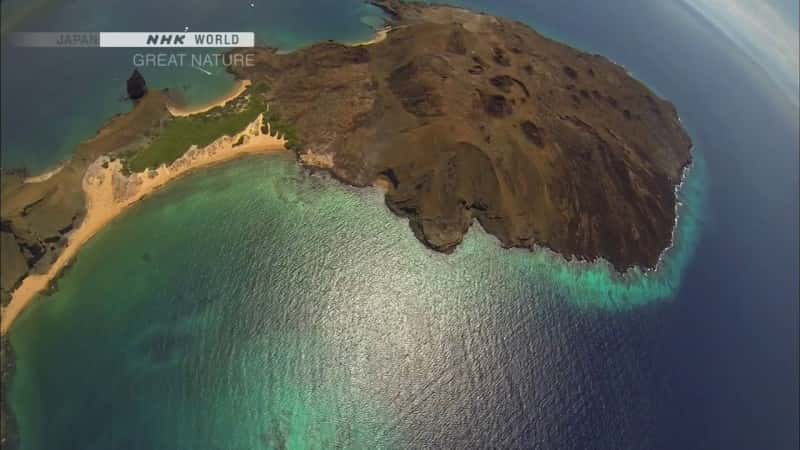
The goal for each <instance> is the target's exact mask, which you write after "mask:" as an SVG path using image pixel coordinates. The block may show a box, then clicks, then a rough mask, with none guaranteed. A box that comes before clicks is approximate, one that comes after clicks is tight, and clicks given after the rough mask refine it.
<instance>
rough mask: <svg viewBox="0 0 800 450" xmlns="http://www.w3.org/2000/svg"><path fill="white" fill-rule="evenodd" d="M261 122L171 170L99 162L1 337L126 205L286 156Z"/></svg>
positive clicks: (192, 153) (16, 295)
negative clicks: (76, 211) (208, 174)
mask: <svg viewBox="0 0 800 450" xmlns="http://www.w3.org/2000/svg"><path fill="white" fill-rule="evenodd" d="M262 120H263V114H259V115H258V117H257V118H256V119H255V120H254V121H253V122H251V123H250V124H249V125H248V126H247V127H246V128H245V129H244V130H243V131H241V132H239V133H237V134H235V135H234V136H222V137H220V138H218V139H217V140H215V141H214V142H212V143H211V144H209V145H207V146H205V147H202V148H197V147H196V146H192V147H191V148H189V150H187V151H186V153H184V155H183V156H181V157H180V158H178V159H177V160H175V161H174V162H172V163H171V164H170V165H169V166H167V165H165V164H162V165H161V166H160V167H158V168H157V169H152V170H145V171H144V172H141V173H134V174H131V175H129V176H126V175H124V174H123V172H122V163H121V162H120V160H113V161H112V160H111V159H110V158H109V157H107V156H101V157H100V158H98V159H97V160H96V161H95V162H94V163H92V165H90V166H89V168H88V169H87V170H86V173H85V174H84V176H83V180H82V183H81V184H82V188H83V192H84V195H85V197H86V216H85V217H84V219H83V221H82V222H81V224H80V225H79V226H78V228H77V229H76V230H75V231H73V232H72V234H71V235H70V236H69V242H68V243H67V245H66V246H65V247H64V250H63V251H62V252H61V254H60V255H59V256H58V258H57V259H56V261H55V262H54V263H53V265H52V266H50V268H49V269H48V271H47V272H46V273H43V274H32V275H29V276H27V277H26V278H25V279H24V280H23V281H22V284H20V285H19V286H18V287H17V288H16V289H15V290H14V292H12V293H11V301H10V302H9V304H8V306H6V307H3V308H2V322H1V323H0V334H6V333H7V332H8V330H9V329H10V327H11V325H12V324H13V323H14V320H15V319H16V318H17V317H18V316H19V314H20V313H21V312H22V311H23V310H24V309H25V307H27V306H28V305H29V304H30V303H31V301H32V300H33V299H34V298H36V296H37V294H39V293H40V292H42V291H44V290H46V289H47V288H48V286H49V285H50V283H51V282H53V281H54V280H55V279H57V278H58V276H59V275H60V274H61V272H62V271H63V270H64V268H65V267H67V266H68V265H69V263H70V262H72V260H73V259H74V258H75V255H76V254H77V253H78V252H79V251H80V249H81V248H82V247H83V246H84V245H85V244H86V243H87V242H88V241H89V240H90V239H91V238H92V237H93V236H94V235H95V234H97V233H98V232H99V231H100V230H102V229H103V228H105V226H106V225H108V224H109V223H110V222H111V221H113V220H114V219H115V218H116V217H118V216H119V215H120V214H122V212H124V211H125V210H127V209H128V208H129V207H130V206H132V205H134V204H136V203H138V202H139V201H140V200H142V199H143V198H145V197H146V196H148V195H149V194H152V193H153V192H156V191H158V190H159V189H161V188H162V187H164V186H166V185H167V184H169V183H170V182H171V181H173V180H175V179H177V178H179V177H181V176H183V175H186V174H188V173H190V172H192V171H194V170H196V169H199V168H203V167H208V166H212V165H215V164H219V163H222V162H226V161H230V160H233V159H236V158H239V157H241V156H244V155H251V154H266V153H275V152H283V151H286V149H285V144H286V141H285V140H284V139H282V138H280V137H275V136H271V135H270V134H268V133H263V132H262V129H261V127H262ZM240 141H241V142H240Z"/></svg>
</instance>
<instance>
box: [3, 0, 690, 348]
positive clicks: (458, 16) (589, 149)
mask: <svg viewBox="0 0 800 450" xmlns="http://www.w3.org/2000/svg"><path fill="white" fill-rule="evenodd" d="M370 3H373V4H374V5H376V6H378V7H379V8H381V9H382V10H383V11H384V12H385V14H386V16H387V22H388V24H387V28H386V29H384V30H382V31H381V32H380V33H379V34H378V37H377V38H376V39H373V40H372V41H371V42H369V43H368V45H367V43H365V44H357V45H356V44H349V45H348V44H342V43H336V42H332V41H328V42H321V43H318V44H315V45H312V46H310V47H307V48H303V49H300V50H297V51H294V52H291V53H281V52H278V51H277V50H276V49H272V48H255V49H252V48H250V49H236V50H234V51H233V52H231V54H232V55H235V54H236V53H239V52H242V53H245V52H246V53H251V54H253V55H254V57H252V58H248V60H249V61H254V62H255V64H253V65H250V66H234V67H231V68H230V70H231V72H233V74H234V75H235V76H236V77H237V79H238V82H237V87H236V92H235V94H234V95H233V96H232V98H229V99H226V101H224V102H220V104H219V105H211V106H209V107H206V108H202V109H200V110H197V111H195V112H185V111H184V112H181V111H182V110H180V108H177V107H175V105H174V104H171V101H170V98H169V95H168V93H165V92H164V91H159V90H153V89H149V90H146V92H145V90H141V91H142V92H141V95H142V96H141V98H139V99H137V100H136V101H135V102H136V103H135V106H134V108H133V109H132V110H131V111H130V112H129V113H126V114H123V115H120V116H118V117H115V118H113V119H112V120H111V121H110V122H109V123H108V124H106V125H105V126H104V127H103V128H102V129H101V130H100V131H99V132H98V134H97V136H95V137H93V138H91V139H89V140H88V141H86V142H84V143H82V144H81V145H80V146H79V147H78V149H77V150H76V152H75V154H74V156H73V157H72V158H71V159H70V160H69V161H67V162H66V163H64V164H63V165H62V166H61V167H59V168H58V169H57V170H54V171H52V172H50V173H48V174H45V175H41V176H38V177H27V178H26V177H25V176H24V174H22V173H17V172H13V171H4V172H3V174H2V175H3V176H2V191H0V193H1V194H2V208H1V209H0V213H1V214H0V216H1V219H2V221H1V222H0V225H1V226H0V233H1V237H2V263H3V276H2V285H1V286H0V288H1V290H0V294H1V295H2V299H3V304H4V305H7V306H5V307H4V308H3V321H2V322H3V323H2V331H3V333H5V332H6V331H7V330H8V327H9V326H10V325H11V322H12V321H13V320H14V318H15V317H16V316H17V314H18V313H19V312H20V311H21V310H22V309H23V308H24V306H25V305H26V304H27V303H28V302H29V301H30V300H31V299H32V298H33V297H34V296H35V294H37V293H38V292H40V291H41V290H43V289H45V288H46V287H47V285H48V284H49V283H51V282H52V281H53V280H54V279H55V278H56V277H57V276H58V274H59V272H60V271H61V270H62V269H63V267H66V266H67V265H68V264H69V262H70V261H71V259H72V258H73V257H74V255H75V254H76V252H77V250H78V249H79V248H80V246H81V245H82V244H83V243H85V242H86V241H87V240H88V239H89V238H90V237H91V236H92V235H93V234H94V233H95V232H96V231H97V229H99V228H100V227H102V226H104V225H105V224H106V223H108V222H109V221H110V220H112V219H113V218H114V217H115V216H116V215H117V214H118V213H119V212H120V211H122V210H123V209H124V208H126V207H127V206H128V205H130V204H133V203H134V202H136V201H138V200H139V199H141V198H142V197H144V196H145V195H147V194H148V193H149V192H151V191H153V190H155V189H157V188H159V187H160V186H163V185H164V184H166V183H167V182H169V181H170V180H172V179H174V178H176V177H178V176H180V175H182V174H184V173H186V172H188V171H190V170H194V169H196V168H199V167H202V166H207V165H210V164H212V163H218V162H221V161H225V160H229V159H232V158H234V157H238V156H240V155H243V154H250V153H264V152H273V151H287V150H288V151H291V152H294V154H295V155H296V157H297V159H298V161H299V162H300V163H301V164H302V165H304V166H305V167H307V168H310V169H312V170H313V171H319V170H323V171H326V172H328V173H330V174H331V175H332V176H333V177H335V178H336V179H338V180H340V181H342V182H344V183H347V184H350V185H354V186H369V185H380V186H381V187H383V188H384V189H385V199H386V204H387V206H388V207H389V208H390V209H391V210H392V211H393V212H394V213H396V214H398V215H400V216H403V217H407V218H408V220H409V223H410V226H411V229H412V230H413V233H414V234H415V235H416V236H417V238H418V239H419V240H420V241H421V242H423V243H424V244H425V245H427V246H428V247H430V248H432V249H434V250H436V251H440V252H452V251H453V250H454V249H456V248H457V246H458V245H459V243H460V242H461V241H462V239H463V238H464V236H465V234H466V233H467V232H468V230H469V228H470V226H471V225H472V224H473V222H474V221H475V220H477V222H478V223H480V225H481V226H482V227H483V229H484V230H486V231H487V232H488V233H490V234H492V235H494V236H495V237H497V239H498V240H499V241H500V243H501V244H502V245H503V246H505V247H522V248H531V249H532V248H535V247H545V248H549V249H551V250H552V251H554V252H557V253H559V254H561V255H562V256H564V257H565V258H567V259H573V258H574V259H580V260H588V261H592V260H596V259H599V258H602V259H604V260H606V261H608V262H609V263H610V264H611V265H612V266H613V267H614V268H616V269H617V270H618V271H620V272H622V271H625V270H627V269H628V268H631V267H634V266H637V267H640V268H642V269H649V268H654V267H656V266H657V264H658V262H659V260H660V256H661V254H662V253H663V251H664V250H665V249H666V248H668V247H669V246H670V245H671V241H672V233H673V229H674V226H675V223H676V214H677V212H676V206H677V199H676V189H677V187H678V186H679V184H680V182H681V180H682V176H683V172H684V169H685V168H686V167H687V166H688V165H689V164H690V161H691V147H692V144H691V140H690V139H689V136H688V135H687V133H686V132H685V131H684V129H683V128H682V126H681V123H680V120H679V118H678V115H677V112H676V110H675V108H674V106H673V105H672V104H671V103H669V102H668V101H666V100H664V99H661V98H659V97H658V96H657V95H655V94H654V93H653V92H651V91H650V90H649V89H648V88H647V87H646V86H645V85H643V84H642V83H640V82H639V81H637V80H635V79H633V78H632V77H631V76H630V75H629V74H628V73H627V72H626V71H625V69H624V68H622V67H620V66H619V65H616V64H614V63H613V62H611V61H610V60H608V59H607V58H604V57H602V56H598V55H591V54H587V53H583V52H581V51H578V50H575V49H573V48H570V47H568V46H566V45H564V44H562V43H559V42H556V41H553V40H551V39H548V38H546V37H544V36H542V35H541V34H539V33H537V32H536V31H534V30H533V29H531V28H529V27H528V26H527V25H524V24H522V23H519V22H515V21H511V20H506V19H502V18H498V17H493V16H490V15H486V14H482V13H478V12H473V11H469V10H465V9H461V8H455V7H449V6H440V5H428V4H421V3H405V2H402V1H399V0H375V1H372V2H370ZM135 78H136V79H135V81H136V83H134V84H136V85H137V86H138V85H140V84H141V85H142V86H144V81H143V80H139V76H137V77H135ZM137 93H138V91H137ZM137 95H138V94H137ZM243 182H244V180H243Z"/></svg>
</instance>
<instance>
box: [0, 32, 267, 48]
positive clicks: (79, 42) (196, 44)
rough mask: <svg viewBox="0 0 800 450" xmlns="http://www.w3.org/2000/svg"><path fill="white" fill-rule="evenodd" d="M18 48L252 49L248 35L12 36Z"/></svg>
mask: <svg viewBox="0 0 800 450" xmlns="http://www.w3.org/2000/svg"><path fill="white" fill-rule="evenodd" d="M14 43H15V44H16V45H18V46H20V47H128V48H226V47H253V46H255V33H252V32H225V33H220V32H197V31H195V32H188V31H187V32H178V33H175V32H145V33H127V32H99V33H15V34H14Z"/></svg>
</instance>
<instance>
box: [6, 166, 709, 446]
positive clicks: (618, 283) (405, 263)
mask: <svg viewBox="0 0 800 450" xmlns="http://www.w3.org/2000/svg"><path fill="white" fill-rule="evenodd" d="M693 179H695V178H690V180H693ZM687 186H689V187H691V186H694V184H693V183H689V184H688V185H687ZM687 192H688V191H687ZM693 192H694V191H693ZM682 217H684V218H685V219H684V222H687V223H690V220H689V219H690V218H691V217H690V216H689V215H688V214H684V215H683V216H682ZM691 219H692V220H694V219H693V218H691ZM680 229H681V235H680V236H681V237H683V238H686V237H687V236H688V235H690V234H693V233H695V231H694V229H693V228H692V227H691V226H683V227H681V228H680ZM218 236H226V238H221V237H218ZM230 237H235V239H230ZM678 242H679V245H678V246H676V247H675V252H673V253H674V255H673V256H672V257H668V258H667V260H666V267H668V268H669V270H665V271H663V272H659V273H657V274H655V275H646V276H643V275H641V274H639V273H633V272H632V273H629V274H628V275H626V276H625V278H624V279H622V278H620V277H619V276H617V275H614V274H613V272H612V271H610V269H609V268H608V266H606V265H604V264H591V265H590V264H569V263H567V262H565V261H564V260H563V259H561V258H560V257H558V256H556V255H554V254H551V253H549V252H545V251H540V252H534V253H531V252H528V251H511V252H509V251H506V250H503V249H501V248H500V247H499V245H498V243H497V241H496V240H495V239H494V238H492V237H491V236H489V235H487V234H485V233H484V232H482V231H481V230H479V229H477V228H474V229H473V230H472V231H471V233H470V234H469V236H468V238H467V240H466V242H465V243H464V245H463V246H461V247H460V248H459V249H458V250H457V251H456V252H455V254H454V255H451V256H447V255H441V254H436V253H433V252H431V251H429V250H428V249H426V248H425V247H424V246H422V245H420V244H419V243H418V242H417V241H416V240H415V239H413V235H412V234H411V231H410V229H409V228H408V226H407V223H406V222H405V221H404V220H402V219H399V218H396V217H394V216H392V215H390V214H389V213H388V211H387V210H386V208H385V206H384V205H383V202H382V194H380V193H379V192H378V191H376V190H374V189H371V190H361V191H359V190H356V189H353V188H348V187H345V186H342V185H340V184H339V183H337V182H334V181H330V180H326V179H323V178H320V177H308V176H306V175H305V174H303V173H302V172H301V170H299V168H298V167H297V166H296V164H295V163H294V161H293V160H292V159H290V158H288V157H277V156H276V157H268V158H249V159H246V160H243V161H240V162H237V163H234V164H231V165H229V166H225V167H221V168H216V169H212V170H211V171H210V173H207V174H201V175H193V176H191V177H189V178H187V179H185V180H180V181H178V182H177V183H176V184H175V185H173V186H171V187H168V188H167V189H165V190H164V191H163V192H160V193H158V194H156V195H155V196H154V197H153V198H152V199H149V200H148V201H146V202H144V203H142V204H140V205H137V206H136V207H135V208H133V209H132V210H131V211H129V212H128V213H126V214H125V216H123V217H122V218H121V219H120V220H118V221H117V222H115V223H114V224H112V225H111V226H110V227H109V228H108V229H106V230H105V231H103V232H102V233H100V234H99V235H98V236H97V237H96V238H95V239H94V240H93V241H91V242H90V243H89V244H88V245H87V246H86V248H85V249H84V250H83V251H82V252H81V254H80V257H79V258H78V260H77V261H76V263H75V264H74V265H73V266H72V267H71V268H70V269H69V271H68V273H67V274H66V275H65V276H64V277H63V278H62V279H61V280H60V281H59V283H58V289H57V291H56V292H55V293H54V294H52V295H50V296H47V297H44V298H41V299H39V300H38V301H37V302H36V303H35V304H34V305H33V306H32V307H31V308H30V311H28V312H27V313H25V314H24V315H23V316H22V317H21V318H20V319H19V321H18V323H17V324H15V326H14V330H13V333H12V335H11V342H12V345H13V346H14V348H15V350H16V352H17V354H18V355H19V359H18V362H17V372H16V373H15V378H14V382H13V385H12V390H11V404H12V407H13V409H14V411H15V412H16V413H17V414H18V416H19V417H20V432H21V436H22V439H23V440H22V442H23V446H22V448H24V449H55V448H64V447H59V445H63V444H64V443H65V442H72V443H74V445H76V446H77V447H78V448H84V449H91V448H96V449H106V448H150V449H160V448H163V449H168V448H186V449H202V448H209V449H211V448H225V449H239V448H242V449H245V448H282V447H281V444H280V443H281V442H285V443H286V445H287V446H288V448H308V447H309V446H310V447H313V448H331V447H333V446H337V445H340V446H344V447H357V448H367V447H375V446H378V447H381V446H389V447H391V446H402V445H401V444H400V443H403V442H409V441H408V439H409V438H410V436H409V434H408V433H407V432H408V430H403V429H402V427H403V426H404V425H407V424H405V423H403V422H402V421H401V422H398V418H397V417H398V416H397V411H393V410H392V407H393V406H394V405H393V402H394V401H397V399H394V398H392V397H391V396H387V395H386V392H385V389H387V386H386V385H384V381H385V380H384V379H383V378H382V377H384V376H386V377H389V378H392V377H393V376H396V374H393V375H389V374H386V373H385V371H386V370H391V367H392V366H391V364H387V363H388V362H389V361H391V360H397V361H398V367H397V368H398V369H402V370H408V371H413V370H417V371H423V372H424V371H428V370H430V369H431V367H436V366H437V365H444V361H443V360H442V359H441V358H442V357H444V356H445V354H437V347H438V346H439V345H444V343H445V342H447V341H448V340H449V339H454V338H457V336H458V334H459V332H460V331H459V330H468V329H470V328H473V327H478V328H477V329H478V330H480V327H481V326H482V325H480V322H473V321H474V320H477V318H478V317H480V315H481V314H483V311H482V309H483V308H485V307H486V306H487V305H486V304H485V303H486V302H494V303H496V304H495V305H493V307H508V306H509V305H516V306H514V307H512V308H511V309H512V310H513V309H515V308H517V307H520V306H521V305H524V307H526V308H538V309H541V310H542V311H547V310H548V309H550V308H553V307H558V305H559V304H560V302H561V301H562V300H564V299H566V300H569V301H574V302H577V303H578V304H580V305H581V306H582V307H583V308H584V309H587V310H586V311H585V312H584V313H583V314H592V313H593V312H594V313H596V312H597V311H605V310H618V309H620V308H623V309H626V308H630V307H632V306H634V305H636V304H641V303H646V302H648V301H652V300H655V299H658V298H663V297H666V296H669V295H670V294H672V293H673V289H674V287H675V286H677V285H678V284H679V278H680V272H681V269H682V268H683V267H682V265H684V264H685V263H686V260H687V258H688V255H685V254H684V252H690V250H688V249H689V248H690V246H683V245H681V244H680V243H681V241H680V240H679V241H678ZM676 256H677V257H676ZM387 269H388V270H387ZM665 277H677V278H676V279H664V278H665ZM508 302H510V303H508ZM548 304H549V305H550V306H543V305H548ZM486 344H487V343H486V342H478V344H476V345H481V346H483V345H486ZM489 348H492V345H489ZM481 353H483V352H478V354H481ZM486 357H487V358H489V359H491V358H492V356H491V355H489V354H487V355H486ZM387 358H388V359H387ZM442 376H446V374H443V375H442ZM471 382H473V383H477V384H481V383H482V382H481V381H480V380H472V381H471ZM389 386H392V384H391V383H390V384H389ZM389 389H390V391H391V388H390V387H389ZM395 395H396V394H395ZM56 398H58V399H59V400H58V402H57V404H53V403H52V402H53V400H54V399H56ZM400 405H402V408H408V405H406V404H405V403H404V402H400ZM412 405H413V404H412ZM420 407H421V405H420ZM432 412H433V411H431V413H432ZM233 430H235V432H232V431H233ZM403 431H406V433H403Z"/></svg>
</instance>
